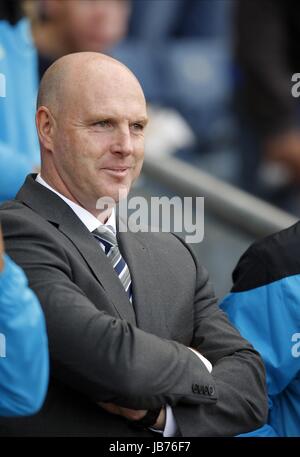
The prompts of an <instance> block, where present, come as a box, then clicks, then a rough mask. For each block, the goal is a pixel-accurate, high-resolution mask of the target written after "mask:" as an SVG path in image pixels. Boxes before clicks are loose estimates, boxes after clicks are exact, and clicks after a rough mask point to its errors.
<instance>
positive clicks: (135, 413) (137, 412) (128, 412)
mask: <svg viewBox="0 0 300 457" xmlns="http://www.w3.org/2000/svg"><path fill="white" fill-rule="evenodd" d="M98 405H100V406H101V407H102V408H103V409H105V410H106V411H107V412H109V413H111V414H117V415H119V416H123V417H125V418H126V419H129V420H132V421H137V420H140V419H142V418H143V417H144V416H145V415H146V413H147V410H145V409H129V408H123V407H122V406H119V405H116V404H114V403H103V402H99V403H98Z"/></svg>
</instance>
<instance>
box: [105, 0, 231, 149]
mask: <svg viewBox="0 0 300 457" xmlns="http://www.w3.org/2000/svg"><path fill="white" fill-rule="evenodd" d="M231 7H232V1H231V0H228V1H223V0H222V1H220V0H209V1H206V0H204V1H198V0H162V1H156V0H133V1H132V15H131V19H130V25H129V34H128V37H127V39H126V40H125V41H123V42H122V43H121V44H120V45H119V46H117V47H116V48H115V49H113V51H112V55H113V56H114V57H116V58H117V59H119V60H121V61H123V62H124V63H125V64H126V65H127V66H129V68H130V69H131V70H132V71H133V72H134V73H135V74H136V75H137V77H138V78H139V79H140V80H141V82H142V85H143V89H144V92H145V95H146V98H147V101H148V102H150V103H151V104H152V105H155V108H157V107H159V108H161V107H164V108H168V109H172V110H175V111H176V112H177V114H178V113H180V115H181V116H182V118H183V120H182V123H183V122H184V121H185V122H186V123H187V125H188V126H189V128H190V129H192V132H193V136H194V144H193V145H191V144H190V141H189V142H188V143H186V144H185V145H184V144H182V145H181V151H179V152H178V154H179V155H180V156H181V157H190V154H189V152H191V153H192V151H195V152H197V155H198V154H199V152H208V151H209V152H211V151H212V150H213V149H214V148H219V149H220V145H221V147H223V145H224V143H225V142H229V143H230V142H231V141H232V120H231V117H230V114H231V106H230V105H231V75H232V72H231V49H230V18H231ZM156 112H157V109H156ZM164 117H165V121H164V122H162V123H161V126H160V129H158V130H157V131H156V132H155V138H156V140H157V139H158V138H159V136H160V134H162V136H163V137H166V135H168V136H169V137H170V134H169V125H170V124H171V122H170V120H169V111H166V113H165V116H164ZM164 125H167V134H166V133H164V132H162V131H163V130H164ZM177 125H178V116H176V123H175V124H174V128H173V135H175V136H176V135H177V131H176V126H177ZM150 126H151V119H150ZM182 130H183V131H184V132H186V130H187V129H186V126H184V125H183V128H182ZM177 136H178V135H177ZM188 137H189V138H190V135H188ZM161 143H163V142H161ZM170 143H172V144H176V145H177V144H178V141H177V140H176V141H172V139H171V141H170ZM179 143H184V142H183V141H180V142H179ZM167 149H168V150H169V149H170V148H169V145H167V147H166V148H161V149H160V154H162V153H163V152H164V151H165V150H167ZM174 150H176V148H174ZM174 150H173V152H174Z"/></svg>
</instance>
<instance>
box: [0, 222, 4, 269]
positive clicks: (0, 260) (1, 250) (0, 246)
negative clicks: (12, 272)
mask: <svg viewBox="0 0 300 457" xmlns="http://www.w3.org/2000/svg"><path fill="white" fill-rule="evenodd" d="M3 254H4V243H3V237H2V230H1V227H0V272H1V271H2V270H3V268H4V259H3Z"/></svg>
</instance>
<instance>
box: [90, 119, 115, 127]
mask: <svg viewBox="0 0 300 457" xmlns="http://www.w3.org/2000/svg"><path fill="white" fill-rule="evenodd" d="M94 125H98V126H99V127H110V126H111V122H110V121H107V120H105V121H97V122H95V124H94Z"/></svg>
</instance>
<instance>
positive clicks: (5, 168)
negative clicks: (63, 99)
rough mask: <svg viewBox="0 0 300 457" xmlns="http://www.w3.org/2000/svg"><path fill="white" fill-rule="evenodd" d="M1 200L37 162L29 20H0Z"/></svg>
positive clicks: (34, 61) (34, 78) (35, 73)
mask: <svg viewBox="0 0 300 457" xmlns="http://www.w3.org/2000/svg"><path fill="white" fill-rule="evenodd" d="M0 85H1V87H0V176H1V178H0V202H3V201H4V200H7V199H9V198H11V197H13V196H14V195H15V194H16V193H17V191H18V189H19V188H20V186H21V185H22V183H23V181H24V177H25V176H26V175H27V174H28V173H31V172H32V171H33V170H34V169H35V168H36V167H38V166H39V163H40V159H39V147H38V139H37V134H36V130H35V121H34V112H35V102H36V95H37V87H38V70H37V51H36V49H35V47H34V45H33V42H32V38H31V31H30V23H29V21H28V20H27V19H21V20H20V21H19V22H18V23H17V24H16V25H11V24H10V23H9V22H8V21H0Z"/></svg>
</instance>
